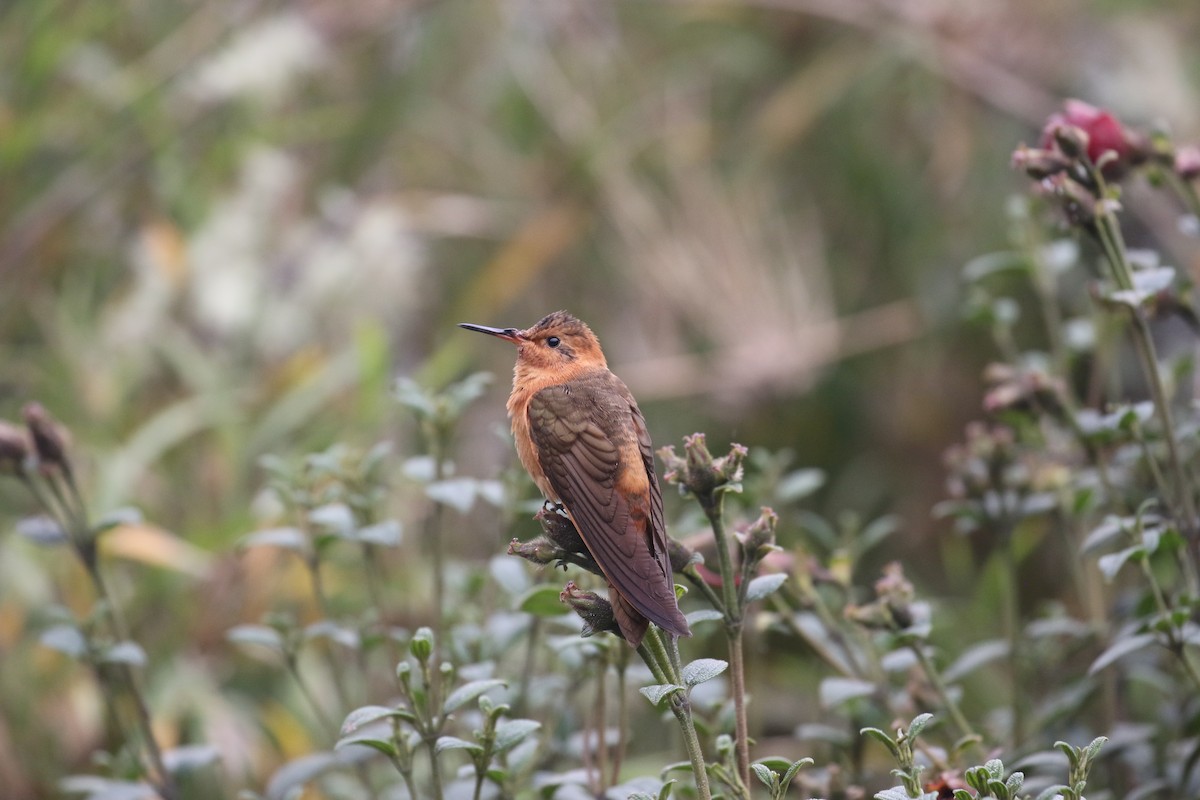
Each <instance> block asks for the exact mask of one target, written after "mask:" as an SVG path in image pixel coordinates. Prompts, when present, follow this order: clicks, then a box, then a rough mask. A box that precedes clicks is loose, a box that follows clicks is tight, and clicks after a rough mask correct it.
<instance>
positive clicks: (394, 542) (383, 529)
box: [351, 519, 404, 547]
mask: <svg viewBox="0 0 1200 800" xmlns="http://www.w3.org/2000/svg"><path fill="white" fill-rule="evenodd" d="M403 535H404V528H403V527H402V526H401V525H400V522H399V520H394V519H385V520H384V521H383V522H376V523H375V524H374V525H368V526H366V527H365V528H359V529H358V530H357V531H355V532H354V535H353V536H352V537H351V538H353V539H354V540H355V541H359V542H363V543H364V544H373V545H377V546H379V547H397V546H399V544H400V540H401V539H402V538H403Z"/></svg>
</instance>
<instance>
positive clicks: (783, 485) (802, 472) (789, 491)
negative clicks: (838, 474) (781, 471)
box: [775, 468, 825, 503]
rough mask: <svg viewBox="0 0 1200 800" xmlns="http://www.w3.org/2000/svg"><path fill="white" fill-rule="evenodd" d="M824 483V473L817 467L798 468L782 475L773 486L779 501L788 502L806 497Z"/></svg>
mask: <svg viewBox="0 0 1200 800" xmlns="http://www.w3.org/2000/svg"><path fill="white" fill-rule="evenodd" d="M824 485H825V473H824V472H822V471H821V470H819V469H811V468H810V469H798V470H795V471H794V472H789V473H788V474H787V475H784V476H783V478H782V479H781V480H780V481H779V485H778V486H777V487H775V496H776V497H778V498H779V500H780V502H783V503H790V502H792V501H794V500H800V499H802V498H804V497H808V496H809V495H810V494H812V493H813V492H815V491H816V490H817V489H820V488H821V487H822V486H824Z"/></svg>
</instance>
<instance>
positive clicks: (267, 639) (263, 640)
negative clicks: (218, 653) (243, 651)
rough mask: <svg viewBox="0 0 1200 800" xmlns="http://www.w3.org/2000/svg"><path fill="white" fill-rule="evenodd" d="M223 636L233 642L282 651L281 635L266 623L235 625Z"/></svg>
mask: <svg viewBox="0 0 1200 800" xmlns="http://www.w3.org/2000/svg"><path fill="white" fill-rule="evenodd" d="M225 638H226V639H228V640H229V641H231V642H233V643H234V644H254V645H259V646H260V647H266V648H269V649H271V650H274V651H276V652H279V653H282V652H284V642H283V636H282V635H281V634H280V633H279V631H277V630H275V629H274V628H271V627H268V626H266V625H235V626H233V627H232V628H230V629H229V630H228V631H226V632H225Z"/></svg>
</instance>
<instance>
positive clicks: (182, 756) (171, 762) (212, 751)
mask: <svg viewBox="0 0 1200 800" xmlns="http://www.w3.org/2000/svg"><path fill="white" fill-rule="evenodd" d="M162 757H163V766H164V767H166V768H167V772H170V773H171V774H172V775H175V774H181V773H186V772H191V771H192V770H197V769H200V768H202V767H206V766H208V765H209V764H213V763H215V762H216V761H217V760H218V759H219V758H220V757H221V753H220V751H218V750H217V748H215V747H213V746H212V745H211V744H185V745H182V746H180V747H172V748H171V749H170V750H164V751H163V754H162Z"/></svg>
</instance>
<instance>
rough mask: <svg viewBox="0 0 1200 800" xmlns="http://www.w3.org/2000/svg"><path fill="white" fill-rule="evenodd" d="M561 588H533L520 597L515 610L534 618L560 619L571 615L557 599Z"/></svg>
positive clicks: (568, 607) (541, 586)
mask: <svg viewBox="0 0 1200 800" xmlns="http://www.w3.org/2000/svg"><path fill="white" fill-rule="evenodd" d="M561 595H562V588H561V587H559V586H552V585H550V584H542V585H540V586H534V587H533V588H532V589H529V590H528V591H526V592H525V593H524V594H522V595H521V597H520V599H519V600H518V601H517V609H518V610H519V611H524V612H525V613H527V614H533V615H534V616H535V617H560V616H562V615H563V614H569V613H571V607H570V606H568V605H567V604H566V603H564V602H562V600H560V599H559V598H560V597H561Z"/></svg>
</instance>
